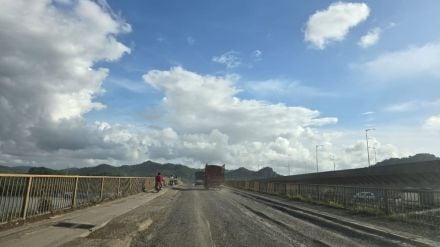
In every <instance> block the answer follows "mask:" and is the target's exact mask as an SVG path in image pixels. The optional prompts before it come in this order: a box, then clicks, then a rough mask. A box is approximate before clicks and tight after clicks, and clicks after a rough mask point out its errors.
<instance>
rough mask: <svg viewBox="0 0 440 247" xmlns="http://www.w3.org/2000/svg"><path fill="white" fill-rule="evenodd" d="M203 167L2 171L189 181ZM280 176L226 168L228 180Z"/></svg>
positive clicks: (149, 164) (0, 169) (144, 165)
mask: <svg viewBox="0 0 440 247" xmlns="http://www.w3.org/2000/svg"><path fill="white" fill-rule="evenodd" d="M197 171H202V169H195V168H190V167H187V166H184V165H180V164H170V163H166V164H160V163H156V162H153V161H150V160H149V161H146V162H143V163H141V164H136V165H123V166H111V165H107V164H101V165H98V166H93V167H84V168H67V169H61V170H54V169H50V168H46V167H29V166H21V167H8V166H0V173H22V174H23V173H26V174H50V175H80V176H139V177H142V176H155V175H156V174H157V173H158V172H160V173H161V174H163V175H165V176H170V175H175V176H178V177H180V178H181V179H182V180H185V181H187V182H191V181H194V173H195V172H197ZM277 176H280V175H279V174H277V173H276V172H274V171H273V169H272V168H270V167H265V168H263V169H261V170H259V171H251V170H248V169H246V168H244V167H241V168H238V169H236V170H226V171H225V178H226V179H227V180H249V179H260V178H271V177H277Z"/></svg>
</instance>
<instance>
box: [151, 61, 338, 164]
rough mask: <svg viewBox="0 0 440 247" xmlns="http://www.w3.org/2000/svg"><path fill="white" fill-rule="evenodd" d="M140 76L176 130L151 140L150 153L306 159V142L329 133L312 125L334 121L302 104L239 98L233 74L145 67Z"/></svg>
mask: <svg viewBox="0 0 440 247" xmlns="http://www.w3.org/2000/svg"><path fill="white" fill-rule="evenodd" d="M144 80H145V81H146V83H148V84H149V85H151V86H152V87H154V88H156V89H158V90H160V91H162V92H163V93H164V98H163V100H162V103H161V105H160V107H161V109H163V110H164V112H165V113H164V114H163V116H162V118H163V120H164V122H166V123H168V124H169V125H170V127H171V128H172V129H173V130H174V131H175V132H176V133H178V138H177V139H175V141H174V142H171V143H170V142H168V143H164V142H161V141H158V142H154V143H153V144H152V145H151V146H150V147H149V155H150V156H151V157H157V158H159V157H162V158H167V159H178V158H179V157H180V158H183V159H187V160H191V159H193V160H196V161H198V162H200V161H201V162H225V163H228V164H230V165H232V166H237V165H239V164H240V160H239V159H241V160H242V162H244V163H246V164H248V165H249V164H253V165H255V166H256V165H257V164H258V162H262V161H264V162H271V163H273V164H274V165H275V166H276V165H277V164H282V163H284V164H285V162H288V161H292V160H295V161H297V163H298V164H308V162H309V161H310V160H312V156H311V154H310V152H309V147H312V146H313V145H314V143H315V142H317V141H321V140H322V141H323V142H328V140H327V139H328V138H330V136H327V135H325V134H321V133H319V131H317V128H319V127H321V126H324V125H330V124H335V123H336V122H337V119H336V118H334V117H321V116H320V113H319V112H318V111H316V110H311V109H308V108H304V107H292V106H287V105H284V104H272V103H268V102H264V101H258V100H244V99H240V98H238V97H237V94H238V93H239V92H240V90H239V89H238V88H236V87H235V84H236V80H237V77H236V76H228V75H226V76H221V77H219V76H212V75H200V74H197V73H194V72H191V71H187V70H185V69H183V68H181V67H175V68H172V69H170V70H166V71H160V70H152V71H149V72H148V73H147V74H145V75H144ZM242 165H245V164H242ZM283 166H284V165H283Z"/></svg>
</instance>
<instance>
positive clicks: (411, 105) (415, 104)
mask: <svg viewBox="0 0 440 247" xmlns="http://www.w3.org/2000/svg"><path fill="white" fill-rule="evenodd" d="M438 107H440V99H439V100H433V101H426V100H412V101H407V102H401V103H397V104H392V105H389V106H386V107H385V108H384V110H385V111H387V112H409V111H415V110H419V109H423V108H438Z"/></svg>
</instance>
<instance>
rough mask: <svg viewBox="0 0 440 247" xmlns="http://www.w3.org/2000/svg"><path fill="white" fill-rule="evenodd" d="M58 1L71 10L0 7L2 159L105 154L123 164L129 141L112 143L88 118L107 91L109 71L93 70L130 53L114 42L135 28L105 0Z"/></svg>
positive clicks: (15, 4) (40, 4) (38, 4)
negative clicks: (97, 63)
mask: <svg viewBox="0 0 440 247" xmlns="http://www.w3.org/2000/svg"><path fill="white" fill-rule="evenodd" d="M58 4H63V5H65V6H63V7H60V8H61V9H59V8H58V7H59V6H55V5H53V2H52V1H49V0H46V1H43V0H42V1H32V2H29V1H20V0H14V1H2V3H1V6H2V7H1V8H0V112H1V113H2V117H1V119H0V156H1V157H16V158H15V159H17V160H19V159H23V158H26V159H27V161H28V162H31V161H38V160H40V161H42V160H43V157H49V156H50V157H49V158H52V159H53V160H57V161H55V162H59V161H60V160H63V161H66V162H67V160H68V159H69V158H73V157H77V155H79V154H80V153H82V154H81V157H82V158H84V159H90V158H93V157H95V155H96V157H97V156H99V155H98V154H97V153H100V152H101V153H103V152H104V151H103V150H107V151H105V153H106V155H102V156H106V158H108V159H111V158H112V157H114V158H115V159H119V158H121V159H123V158H125V157H126V155H124V154H122V153H121V152H123V150H124V149H123V148H121V147H122V146H121V145H125V144H116V143H115V142H113V141H110V142H107V141H106V140H105V134H103V133H102V131H101V130H100V129H99V128H96V127H95V126H94V125H88V124H87V123H86V122H85V121H84V120H83V118H82V116H83V115H84V114H85V113H87V112H90V111H92V110H98V109H102V108H103V107H105V106H104V105H103V104H101V103H99V102H96V101H94V98H95V97H96V96H97V95H100V94H102V93H103V92H104V91H103V89H102V87H101V84H102V81H103V80H104V78H106V76H107V74H108V72H109V71H108V70H107V69H105V68H100V67H94V65H95V63H96V62H97V61H115V60H117V59H118V58H120V57H121V56H122V55H123V54H124V53H129V52H130V49H129V48H128V47H126V46H125V45H124V44H122V43H120V42H118V41H117V40H116V36H117V35H118V34H120V33H125V32H129V31H130V30H131V28H130V25H128V24H127V23H125V21H123V20H122V18H121V17H119V16H117V15H115V14H114V13H113V12H112V11H111V9H109V7H108V5H107V4H106V3H105V2H104V1H100V4H97V3H95V2H92V1H72V2H58ZM119 148H121V149H120V152H118V151H116V149H118V150H119ZM95 151H96V153H95ZM61 153H62V154H61ZM64 154H66V156H57V155H64ZM86 154H88V157H86V156H87V155H86ZM1 157H0V159H1ZM97 159H99V158H97Z"/></svg>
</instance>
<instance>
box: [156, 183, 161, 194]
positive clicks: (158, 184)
mask: <svg viewBox="0 0 440 247" xmlns="http://www.w3.org/2000/svg"><path fill="white" fill-rule="evenodd" d="M154 188H155V189H156V192H159V191H160V190H161V189H162V183H156V186H154Z"/></svg>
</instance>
